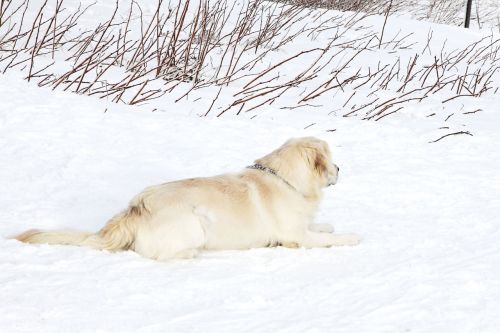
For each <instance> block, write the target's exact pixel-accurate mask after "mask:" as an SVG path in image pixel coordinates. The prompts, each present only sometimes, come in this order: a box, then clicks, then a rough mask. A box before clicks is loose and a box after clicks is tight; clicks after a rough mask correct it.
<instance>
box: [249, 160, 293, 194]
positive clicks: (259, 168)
mask: <svg viewBox="0 0 500 333" xmlns="http://www.w3.org/2000/svg"><path fill="white" fill-rule="evenodd" d="M247 169H256V170H261V171H264V172H268V173H270V174H271V175H273V176H275V177H278V178H279V179H281V181H282V182H283V183H285V184H287V185H288V186H290V188H292V189H293V190H295V191H296V192H298V193H300V192H299V191H297V189H296V188H295V186H293V185H292V184H290V183H289V182H288V181H287V180H286V179H285V178H283V177H281V176H280V175H278V173H277V172H276V170H274V169H271V168H269V167H266V166H263V165H262V164H258V163H256V164H254V165H249V166H247Z"/></svg>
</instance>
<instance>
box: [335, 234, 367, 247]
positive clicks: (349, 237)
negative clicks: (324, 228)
mask: <svg viewBox="0 0 500 333" xmlns="http://www.w3.org/2000/svg"><path fill="white" fill-rule="evenodd" d="M338 236H339V237H340V239H339V240H340V242H339V243H340V244H339V245H344V246H354V245H358V244H359V243H361V240H362V238H361V236H359V235H356V234H343V235H338Z"/></svg>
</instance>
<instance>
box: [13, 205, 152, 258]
mask: <svg viewBox="0 0 500 333" xmlns="http://www.w3.org/2000/svg"><path fill="white" fill-rule="evenodd" d="M144 210H145V209H144V206H143V205H142V206H141V207H139V206H130V207H129V208H128V209H127V210H125V211H123V212H121V213H119V214H118V215H116V216H114V217H113V218H112V219H111V220H110V221H109V222H108V223H107V224H106V225H105V226H104V228H102V229H101V230H100V231H99V232H97V233H87V232H79V231H40V230H28V231H26V232H24V233H22V234H20V235H17V236H15V237H13V238H15V239H17V240H18V241H21V242H24V243H31V244H60V245H76V246H87V247H90V248H94V249H98V250H109V251H120V250H128V249H130V248H131V247H133V245H134V241H135V236H136V233H137V226H138V223H139V221H140V218H139V217H140V216H141V215H142V214H144V213H145V212H144Z"/></svg>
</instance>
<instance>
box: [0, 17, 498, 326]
mask: <svg viewBox="0 0 500 333" xmlns="http://www.w3.org/2000/svg"><path fill="white" fill-rule="evenodd" d="M111 10H112V9H111ZM374 20H378V21H382V20H383V19H382V18H380V17H378V18H374ZM398 20H403V19H401V18H399V19H398ZM401 22H404V21H401ZM422 25H425V24H424V23H419V22H412V21H408V23H407V26H408V27H407V28H408V29H412V27H415V26H422ZM428 26H429V27H432V28H433V29H435V31H436V36H439V35H442V36H444V35H448V34H449V36H448V37H447V38H448V40H449V43H450V44H449V45H452V46H453V48H455V47H457V46H460V45H462V46H466V45H467V43H468V42H469V41H470V40H475V39H474V36H475V35H481V32H480V31H475V32H473V33H472V32H471V33H469V34H470V35H474V36H472V37H470V40H469V38H464V37H463V36H459V35H456V34H455V35H454V34H453V32H454V31H457V30H454V29H457V28H450V27H446V26H439V25H430V24H428ZM427 31H428V29H419V33H418V34H417V37H418V38H420V39H421V40H422V41H424V43H425V39H426V38H425V36H426V35H427ZM484 34H485V35H486V34H489V32H485V33H484ZM436 38H437V37H436ZM461 43H462V44H461ZM450 47H451V46H450ZM311 48H312V47H311ZM421 49H422V47H421V48H420V49H419V50H421ZM435 49H436V50H439V48H437V47H436V48H435ZM295 51H296V50H295ZM401 52H404V51H401ZM214 92H216V89H215V90H211V91H208V90H207V92H201V93H200V94H205V93H206V94H207V95H206V96H207V98H206V100H201V101H198V102H194V101H193V100H194V99H190V100H189V101H188V102H184V103H179V105H178V104H175V103H173V102H172V101H170V102H166V104H164V105H163V106H161V107H159V108H158V110H157V111H155V112H150V110H151V109H152V108H151V106H150V105H139V106H126V105H121V104H114V103H111V102H109V101H106V100H103V99H98V98H94V97H88V96H79V95H75V94H71V93H69V92H63V91H60V90H57V89H56V90H52V89H49V88H40V87H38V86H37V85H36V84H33V83H27V82H26V81H24V80H22V79H21V75H19V73H17V72H14V71H11V72H7V73H6V74H4V75H2V76H1V79H0V100H1V101H2V103H1V106H0V151H1V156H2V158H1V159H0V170H1V172H0V184H1V186H0V207H2V209H0V221H1V223H0V235H2V237H1V238H0V298H1V299H2V302H1V303H0V328H1V329H0V331H2V332H34V331H39V332H67V331H71V332H349V333H351V332H481V333H487V332H492V333H493V332H498V331H499V330H500V318H499V317H498V309H499V308H500V283H499V278H498V276H500V268H499V267H500V251H499V245H498V240H499V239H500V224H499V222H500V221H499V218H498V208H499V207H500V175H499V172H498V170H499V168H500V149H499V142H500V133H499V132H498V124H499V121H500V114H499V113H498V105H499V104H500V98H499V97H498V95H487V96H484V97H481V98H465V99H462V100H460V101H458V100H457V101H456V103H454V104H453V103H450V104H449V105H448V106H447V107H448V108H449V109H448V110H447V112H444V111H442V109H441V108H442V105H441V101H440V100H439V99H429V100H425V101H423V102H422V103H419V104H415V105H410V106H408V107H407V108H406V109H405V110H404V112H401V113H399V114H395V115H394V116H391V117H386V118H384V121H379V122H368V121H361V120H360V118H357V117H352V118H344V117H340V116H335V114H333V115H332V114H330V115H329V114H328V113H329V112H330V111H331V110H327V109H326V108H323V109H316V108H310V109H307V108H302V109H296V110H294V111H293V112H291V111H290V110H283V109H279V107H278V106H265V107H263V108H262V112H260V113H259V117H257V118H254V119H250V118H251V116H247V115H245V116H242V117H235V116H228V117H223V118H215V117H214V118H210V117H207V118H203V117H199V116H198V115H199V114H200V113H203V111H205V110H206V109H207V108H208V107H209V105H210V98H211V96H213V95H215V93H214ZM226 94H227V95H228V96H226V97H224V96H223V97H222V100H224V99H225V98H226V100H227V99H228V98H229V97H230V96H229V95H230V93H229V91H227V92H226ZM166 99H168V96H167V97H166ZM294 101H295V99H293V100H292V99H291V97H290V99H289V100H286V102H288V104H292V103H293V102H294ZM285 104H286V103H285ZM477 108H481V110H482V111H481V112H477V113H474V114H463V112H464V111H470V110H474V109H477ZM199 110H201V112H200V111H199ZM450 110H452V111H453V112H454V113H455V115H454V116H453V117H451V118H450V119H449V120H447V121H444V118H445V116H447V115H448V114H449V113H451V112H452V111H450ZM460 110H462V111H460ZM436 111H437V112H438V113H439V112H441V114H439V117H431V118H427V117H425V115H428V114H430V113H432V112H436ZM312 123H314V125H312V126H309V125H310V124H312ZM443 125H447V126H449V127H450V129H453V130H461V129H464V130H467V131H470V132H471V133H472V134H473V136H468V135H454V136H449V137H447V138H444V139H442V140H441V141H438V142H436V143H429V141H433V140H436V139H438V138H440V137H441V136H443V135H444V134H447V133H450V130H449V129H439V128H440V127H442V126H443ZM308 126H309V127H308ZM305 127H308V128H307V129H304V128H305ZM328 130H330V131H328ZM331 130H334V131H331ZM306 135H314V136H318V137H320V138H322V139H325V140H327V141H328V142H329V144H330V146H331V149H332V152H333V158H334V161H335V162H336V163H337V164H338V165H339V166H340V169H341V171H340V178H339V183H338V184H337V185H336V186H334V187H330V188H328V189H326V190H325V198H324V202H323V203H322V206H321V210H320V212H319V214H318V216H317V222H320V223H332V224H333V225H334V226H335V229H336V232H353V233H357V234H360V235H361V236H362V237H363V242H362V243H361V244H360V245H359V246H356V247H345V248H331V249H312V250H305V249H295V250H293V249H285V248H266V249H253V250H249V251H221V252H208V253H203V254H202V255H201V256H200V257H198V258H195V259H192V260H176V261H171V262H155V261H151V260H148V259H144V258H142V257H140V256H138V255H137V254H135V253H133V252H122V253H108V252H99V251H93V250H91V249H86V248H78V247H66V246H48V245H40V246H33V245H26V244H21V243H19V242H17V241H15V240H11V239H8V237H9V236H11V235H14V234H16V233H19V232H21V231H24V230H26V229H29V228H41V229H66V228H68V229H79V230H86V231H92V230H98V229H99V228H100V227H101V226H102V225H103V224H104V223H105V222H106V220H107V219H108V218H110V217H111V216H112V215H113V214H115V213H116V212H117V211H119V210H120V209H122V208H124V207H125V206H126V204H127V202H128V200H129V199H130V198H131V197H132V196H133V195H134V194H136V193H137V192H138V191H140V190H141V189H143V188H144V187H146V186H148V185H152V184H157V183H162V182H166V181H170V180H175V179H179V178H186V177H193V176H210V175H214V174H219V173H224V172H232V171H238V170H239V169H241V168H243V167H245V166H246V165H250V164H252V163H253V160H254V159H255V158H258V157H260V156H262V155H263V154H266V153H267V152H269V151H270V150H272V149H274V148H276V147H277V146H279V145H280V144H282V143H283V142H284V141H285V140H286V139H288V138H289V137H293V136H306Z"/></svg>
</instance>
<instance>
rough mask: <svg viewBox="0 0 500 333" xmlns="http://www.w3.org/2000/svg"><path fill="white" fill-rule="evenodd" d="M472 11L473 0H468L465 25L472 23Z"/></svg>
mask: <svg viewBox="0 0 500 333" xmlns="http://www.w3.org/2000/svg"><path fill="white" fill-rule="evenodd" d="M471 11H472V0H467V9H466V10H465V27H466V28H468V27H469V25H470V12H471Z"/></svg>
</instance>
